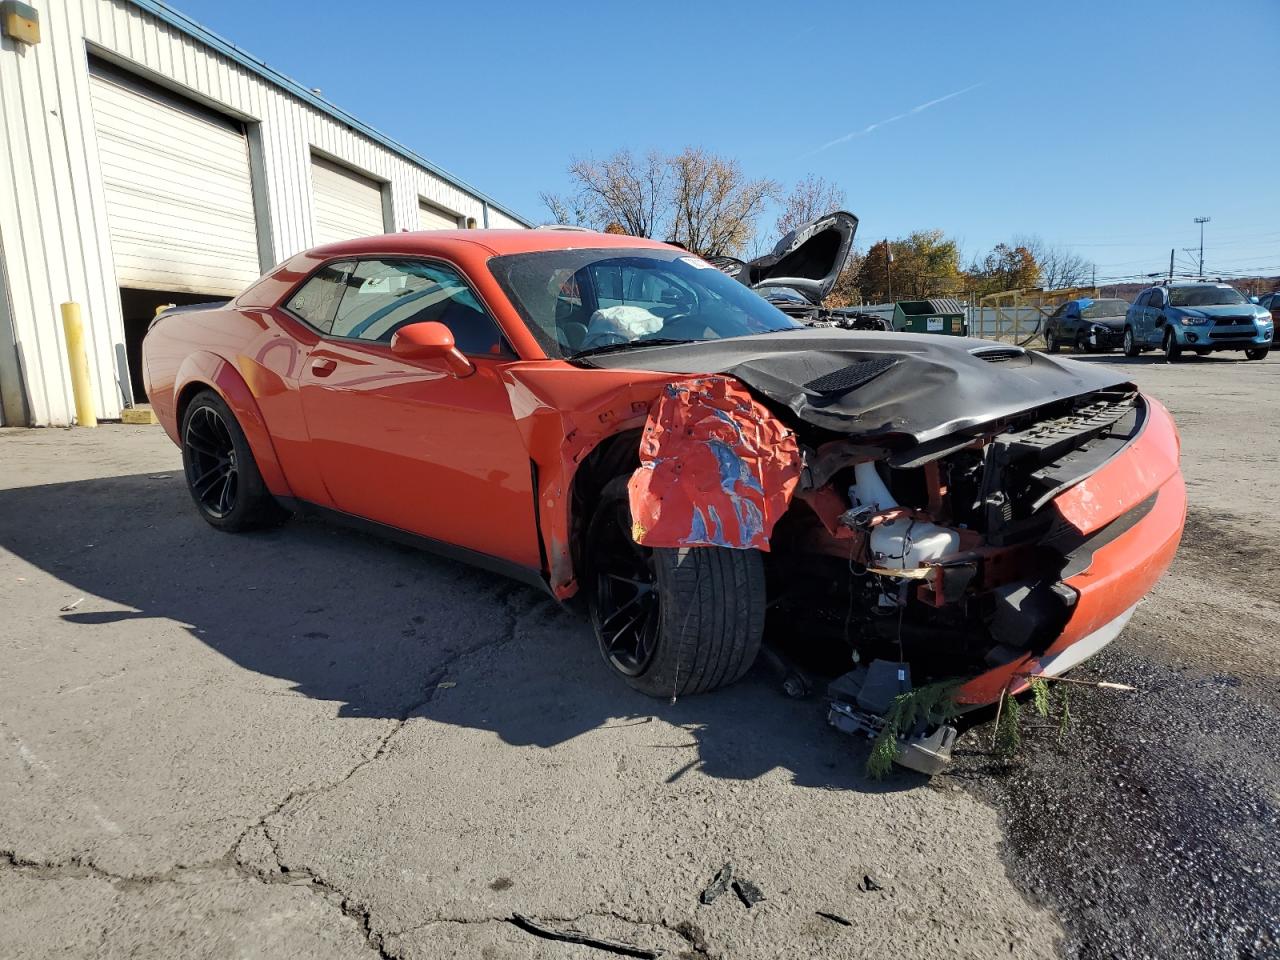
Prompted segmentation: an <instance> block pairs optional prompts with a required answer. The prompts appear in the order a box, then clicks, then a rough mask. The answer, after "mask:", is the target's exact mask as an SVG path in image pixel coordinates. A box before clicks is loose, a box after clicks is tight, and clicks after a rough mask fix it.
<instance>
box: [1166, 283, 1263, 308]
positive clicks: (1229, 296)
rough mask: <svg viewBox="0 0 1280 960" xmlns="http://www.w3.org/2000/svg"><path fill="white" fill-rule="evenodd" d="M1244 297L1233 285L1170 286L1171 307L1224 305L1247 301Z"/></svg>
mask: <svg viewBox="0 0 1280 960" xmlns="http://www.w3.org/2000/svg"><path fill="white" fill-rule="evenodd" d="M1247 302H1248V301H1246V300H1245V298H1244V297H1242V296H1241V295H1240V293H1239V292H1238V291H1236V290H1233V289H1232V288H1231V287H1170V288H1169V306H1171V307H1222V306H1226V305H1228V304H1232V303H1247Z"/></svg>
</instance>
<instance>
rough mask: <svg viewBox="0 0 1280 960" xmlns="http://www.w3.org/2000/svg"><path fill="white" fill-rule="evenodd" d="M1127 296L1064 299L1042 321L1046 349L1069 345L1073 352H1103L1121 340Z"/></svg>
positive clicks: (1111, 348)
mask: <svg viewBox="0 0 1280 960" xmlns="http://www.w3.org/2000/svg"><path fill="white" fill-rule="evenodd" d="M1128 310H1129V301H1128V300H1115V299H1111V300H1094V299H1092V298H1090V297H1080V298H1078V299H1075V300H1068V301H1067V302H1066V303H1064V304H1062V306H1060V307H1058V309H1057V310H1055V311H1053V313H1051V314H1050V315H1049V316H1048V317H1047V318H1046V319H1045V323H1044V342H1045V346H1046V347H1048V349H1049V352H1050V353H1057V352H1058V351H1059V350H1061V349H1062V348H1063V347H1073V348H1074V349H1075V351H1076V353H1105V352H1107V351H1110V350H1113V349H1115V348H1116V347H1118V346H1120V345H1121V343H1122V342H1123V340H1124V324H1125V315H1126V313H1127V312H1128Z"/></svg>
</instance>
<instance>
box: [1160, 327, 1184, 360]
mask: <svg viewBox="0 0 1280 960" xmlns="http://www.w3.org/2000/svg"><path fill="white" fill-rule="evenodd" d="M1164 359H1165V361H1166V362H1167V363H1174V362H1176V361H1178V360H1181V359H1182V347H1181V346H1180V345H1179V344H1178V338H1177V337H1175V336H1174V335H1173V331H1172V330H1166V331H1165V332H1164Z"/></svg>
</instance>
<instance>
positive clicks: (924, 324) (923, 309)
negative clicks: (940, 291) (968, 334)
mask: <svg viewBox="0 0 1280 960" xmlns="http://www.w3.org/2000/svg"><path fill="white" fill-rule="evenodd" d="M893 329H894V330H900V331H904V332H906V333H944V334H946V335H948V336H956V337H962V336H964V307H962V306H960V301H959V300H951V299H946V298H939V299H935V300H899V301H898V302H897V303H896V304H894V307H893Z"/></svg>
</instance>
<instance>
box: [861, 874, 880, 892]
mask: <svg viewBox="0 0 1280 960" xmlns="http://www.w3.org/2000/svg"><path fill="white" fill-rule="evenodd" d="M858 889H859V890H861V891H862V892H863V893H877V892H879V891H881V890H883V889H884V887H882V886H880V884H878V883H876V882H875V881H874V880H872V879H871V877H870V876H868V875H867V874H865V873H864V874H863V875H862V880H861V882H859V884H858Z"/></svg>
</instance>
